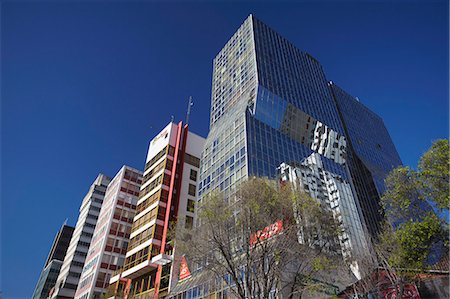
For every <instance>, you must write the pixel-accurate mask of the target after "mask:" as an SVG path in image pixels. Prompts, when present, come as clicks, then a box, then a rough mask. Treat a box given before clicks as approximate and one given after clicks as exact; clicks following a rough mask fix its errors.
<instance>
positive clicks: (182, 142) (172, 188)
mask: <svg viewBox="0 0 450 299" xmlns="http://www.w3.org/2000/svg"><path fill="white" fill-rule="evenodd" d="M177 130H178V131H177V139H176V144H175V153H174V157H173V165H172V171H171V172H172V174H171V178H170V186H169V196H168V199H167V206H166V215H165V218H164V228H163V235H162V240H161V250H160V253H162V254H164V253H165V251H166V239H167V229H168V227H169V220H170V212H171V206H172V200H173V202H174V204H175V207H174V212H175V216H176V215H177V212H178V202H179V198H180V184H181V180H182V175H183V173H182V171H183V164H184V156H185V151H186V141H187V133H188V126H187V125H185V126H184V130H183V123H182V122H181V121H180V122H179V123H178V129H177ZM183 131H184V132H183ZM181 133H183V138H182V135H181ZM180 146H181V151H180ZM179 154H181V157H179ZM178 160H180V172H179V176H178V181H177V185H176V186H175V177H176V174H177V170H178V169H177V168H178V167H177V166H178V163H177V162H178ZM175 190H177V195H176V197H175V198H173V197H174V196H173V193H174V191H175ZM161 275H162V266H161V265H160V266H158V270H157V272H156V278H155V295H154V298H158V294H159V287H160V282H161Z"/></svg>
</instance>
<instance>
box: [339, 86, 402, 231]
mask: <svg viewBox="0 0 450 299" xmlns="http://www.w3.org/2000/svg"><path fill="white" fill-rule="evenodd" d="M330 87H331V91H332V93H333V98H334V99H335V101H336V104H337V108H338V111H339V114H340V116H341V118H342V121H343V124H344V129H345V134H346V136H347V143H348V147H349V149H350V150H349V154H348V163H347V164H348V166H349V170H350V173H351V175H352V181H353V184H354V186H355V190H356V193H357V195H358V196H357V198H358V203H359V205H360V206H361V212H362V215H363V219H364V220H365V224H366V227H367V229H368V230H369V232H370V234H371V235H372V236H376V235H377V233H378V232H379V229H380V221H381V219H382V215H381V214H380V212H379V211H380V209H381V207H380V205H379V198H380V197H381V195H382V194H383V192H384V190H385V186H384V179H385V178H386V175H387V174H388V173H389V171H390V170H391V169H393V168H395V167H397V166H400V165H401V164H402V161H401V160H400V157H399V155H398V153H397V150H396V149H395V145H394V143H393V142H392V139H391V137H390V136H389V132H388V131H387V129H386V127H385V125H384V122H383V119H381V117H379V116H378V115H377V114H375V113H374V112H373V111H371V110H370V109H368V108H367V107H366V106H364V105H363V104H362V103H361V102H360V101H358V100H357V99H356V98H355V97H353V96H351V95H350V94H348V93H347V92H345V91H344V90H343V89H341V88H340V87H339V86H337V85H336V84H334V83H333V82H330Z"/></svg>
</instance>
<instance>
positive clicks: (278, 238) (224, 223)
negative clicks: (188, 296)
mask: <svg viewBox="0 0 450 299" xmlns="http://www.w3.org/2000/svg"><path fill="white" fill-rule="evenodd" d="M234 199H235V201H234V202H233V203H227V202H226V200H224V198H222V197H221V196H220V194H210V195H209V196H208V197H207V198H205V199H204V202H203V203H202V204H201V206H200V208H199V210H198V221H199V225H198V226H197V227H196V228H194V229H193V230H191V231H184V232H183V233H181V236H178V235H177V237H178V238H177V242H178V243H177V246H178V247H177V248H178V249H177V250H179V252H180V251H181V253H182V254H185V255H186V258H187V259H188V260H189V261H190V262H191V264H192V263H197V264H199V265H201V266H202V267H203V269H204V270H206V271H208V272H209V273H211V274H212V276H213V277H214V278H215V279H216V280H223V281H224V282H225V283H226V284H227V285H228V286H229V287H230V290H231V292H233V293H234V295H235V296H237V297H238V298H269V296H270V294H271V293H273V292H274V291H275V290H278V291H281V292H283V293H284V294H287V297H289V298H294V297H295V298H301V297H302V296H303V295H306V294H308V293H314V292H324V291H327V290H326V289H327V288H334V287H335V284H337V283H338V279H339V278H342V277H349V276H347V269H348V268H347V267H346V266H344V261H343V260H342V256H341V255H340V254H339V248H340V247H339V243H338V235H339V233H340V230H341V228H340V226H339V224H338V223H337V222H336V221H335V220H334V218H333V215H332V213H331V212H330V211H328V210H327V209H324V208H323V207H321V205H320V203H319V202H317V201H316V200H314V199H312V198H311V197H310V196H308V195H307V194H306V193H305V192H296V191H293V188H292V187H291V185H289V184H286V185H283V186H278V184H277V183H276V182H274V181H269V180H267V179H260V178H252V179H249V180H248V181H246V182H244V183H242V184H241V185H240V188H239V190H238V191H237V193H236V196H235V198H234ZM340 272H342V273H340ZM338 273H339V274H338Z"/></svg>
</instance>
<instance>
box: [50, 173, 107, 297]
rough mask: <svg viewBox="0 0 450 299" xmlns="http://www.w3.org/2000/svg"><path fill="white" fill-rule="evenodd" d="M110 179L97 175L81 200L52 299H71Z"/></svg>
mask: <svg viewBox="0 0 450 299" xmlns="http://www.w3.org/2000/svg"><path fill="white" fill-rule="evenodd" d="M110 180H111V179H110V178H108V177H107V176H105V175H103V174H99V175H98V176H97V178H96V179H95V181H94V183H92V185H91V187H90V189H89V192H88V193H87V194H86V196H85V197H84V199H83V202H82V203H81V207H80V215H79V216H78V221H77V224H76V226H75V230H74V232H73V235H72V239H71V240H70V245H69V248H68V249H67V253H66V256H65V258H64V263H63V265H62V266H61V271H60V273H59V276H58V280H57V281H56V285H55V291H54V292H53V294H52V298H73V297H74V296H75V291H76V289H77V286H78V282H79V280H80V275H81V272H82V270H83V267H84V261H85V260H86V255H87V253H88V249H89V245H90V244H91V239H92V235H93V233H94V229H95V225H96V224H97V219H98V215H99V213H100V209H101V207H102V203H103V198H104V197H105V191H106V187H107V186H108V184H109V182H110Z"/></svg>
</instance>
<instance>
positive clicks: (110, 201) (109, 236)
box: [75, 166, 142, 299]
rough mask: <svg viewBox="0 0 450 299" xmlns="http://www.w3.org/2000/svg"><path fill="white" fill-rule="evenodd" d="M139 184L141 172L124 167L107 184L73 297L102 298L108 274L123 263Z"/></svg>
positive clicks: (82, 298) (109, 275)
mask: <svg viewBox="0 0 450 299" xmlns="http://www.w3.org/2000/svg"><path fill="white" fill-rule="evenodd" d="M141 183H142V172H141V171H139V170H136V169H134V168H131V167H129V166H123V167H122V168H121V169H120V170H119V172H118V173H117V174H116V176H115V177H114V178H113V179H112V180H111V183H110V184H109V185H108V188H107V189H106V194H105V198H104V200H103V205H102V209H101V211H100V215H99V217H98V221H97V225H96V228H95V231H94V235H93V237H92V241H91V245H90V247H89V252H88V254H87V257H86V261H85V263H84V268H83V272H82V273H81V278H80V283H79V284H78V288H77V291H76V293H75V298H76V299H87V298H89V299H99V298H101V296H102V294H104V293H105V292H106V288H107V287H108V285H109V279H110V278H111V274H112V273H113V272H114V271H115V270H117V269H118V268H119V267H122V266H123V263H124V260H125V254H126V251H127V247H128V243H129V240H130V233H131V224H132V222H133V218H134V215H135V212H136V204H137V201H138V197H139V189H140V187H141Z"/></svg>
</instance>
